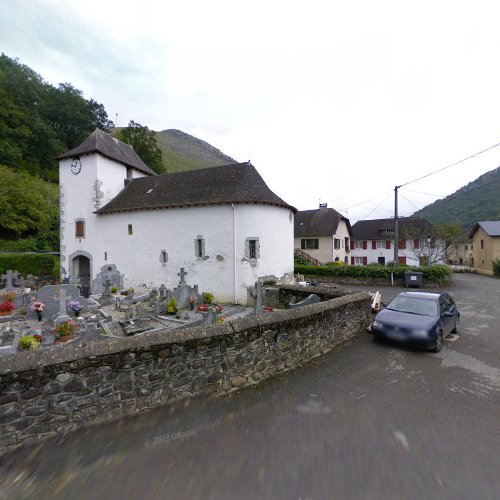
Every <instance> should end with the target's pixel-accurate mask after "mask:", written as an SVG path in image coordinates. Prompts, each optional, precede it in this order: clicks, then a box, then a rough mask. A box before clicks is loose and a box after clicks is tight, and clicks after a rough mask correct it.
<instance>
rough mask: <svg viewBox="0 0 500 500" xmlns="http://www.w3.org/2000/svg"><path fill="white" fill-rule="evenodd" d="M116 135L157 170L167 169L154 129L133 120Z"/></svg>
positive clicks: (161, 171)
mask: <svg viewBox="0 0 500 500" xmlns="http://www.w3.org/2000/svg"><path fill="white" fill-rule="evenodd" d="M116 137H117V138H118V139H120V141H123V142H125V143H127V144H130V145H131V146H132V147H133V148H134V151H135V152H136V153H137V154H138V155H139V158H140V159H141V160H142V161H143V162H144V163H145V164H146V165H147V166H148V167H150V168H152V169H153V170H154V171H155V172H157V173H163V172H165V171H166V169H165V166H164V165H163V161H162V158H161V150H160V148H159V147H158V144H157V142H156V137H155V133H154V131H153V130H149V128H148V127H146V126H143V125H141V124H140V123H136V122H134V121H133V120H131V121H130V122H129V124H128V126H127V127H124V128H122V129H120V130H118V131H117V132H116Z"/></svg>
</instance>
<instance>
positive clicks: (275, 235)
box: [60, 155, 294, 304]
mask: <svg viewBox="0 0 500 500" xmlns="http://www.w3.org/2000/svg"><path fill="white" fill-rule="evenodd" d="M81 160H82V164H83V167H82V172H80V174H78V175H73V174H71V173H70V170H69V165H70V163H71V161H70V160H63V161H61V164H60V185H61V200H62V201H63V203H62V204H61V235H63V238H62V240H61V256H62V259H61V266H62V271H63V272H64V274H70V275H72V274H74V273H75V272H77V269H75V268H74V266H72V264H71V262H73V257H74V256H75V255H84V256H90V259H91V279H93V278H95V277H96V274H97V273H98V272H99V271H100V269H101V267H102V266H104V265H109V264H115V265H116V266H117V269H118V270H119V271H120V272H121V273H123V274H124V284H125V286H137V285H142V284H145V285H148V286H159V285H161V284H165V286H166V287H167V288H173V287H175V286H177V284H178V283H179V277H178V276H177V273H178V272H179V270H180V268H181V267H184V268H185V270H186V271H187V272H188V275H187V277H186V281H187V283H188V284H189V285H198V286H199V290H200V292H208V291H209V292H212V293H214V295H215V297H216V300H217V301H221V302H234V301H237V302H238V303H243V304H246V303H247V287H250V286H253V285H254V284H255V282H256V281H257V280H258V279H259V278H263V277H274V278H277V279H281V278H283V279H285V280H291V279H293V232H294V214H293V212H292V211H291V210H290V209H288V208H282V207H276V206H267V205H236V206H235V207H233V206H232V205H217V206H205V207H187V208H173V209H160V210H148V211H136V212H125V213H116V214H107V215H95V214H94V213H93V212H94V211H95V206H94V202H92V198H93V197H95V191H94V184H95V180H96V178H97V176H99V180H101V181H102V183H103V184H102V189H101V190H102V192H103V193H105V200H106V201H108V200H109V198H108V196H112V195H113V193H114V194H116V193H118V192H119V191H120V190H121V189H122V187H123V180H124V178H126V168H125V167H123V168H117V167H116V165H118V166H119V167H121V166H120V165H119V164H117V163H116V162H113V161H111V160H108V159H107V158H103V157H102V156H100V155H86V156H82V158H81ZM103 160H104V161H103ZM109 163H114V165H112V166H111V168H108V167H110V165H109ZM82 174H83V175H82ZM120 182H121V186H120ZM79 218H84V219H85V222H86V224H85V237H83V238H76V237H75V220H76V219H79ZM129 225H131V226H132V227H131V232H132V234H129ZM198 238H201V239H203V240H204V250H205V252H204V255H203V256H202V257H198V256H197V255H196V253H195V252H196V248H195V247H196V244H195V240H196V239H198ZM248 239H257V240H258V244H257V252H258V253H257V258H256V259H249V256H248V243H247V240H248ZM162 251H164V252H166V254H167V261H166V262H162Z"/></svg>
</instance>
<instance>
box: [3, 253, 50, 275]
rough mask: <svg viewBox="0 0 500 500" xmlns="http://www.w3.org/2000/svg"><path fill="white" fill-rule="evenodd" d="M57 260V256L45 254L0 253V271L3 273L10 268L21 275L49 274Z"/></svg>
mask: <svg viewBox="0 0 500 500" xmlns="http://www.w3.org/2000/svg"><path fill="white" fill-rule="evenodd" d="M58 260H59V259H58V257H57V256H55V255H47V254H36V253H27V254H0V273H2V274H3V273H5V271H7V270H9V269H12V270H13V271H17V272H19V273H20V274H22V275H23V276H26V275H27V274H34V275H36V276H43V275H48V274H50V275H51V274H53V272H54V266H55V265H56V262H57V261H58Z"/></svg>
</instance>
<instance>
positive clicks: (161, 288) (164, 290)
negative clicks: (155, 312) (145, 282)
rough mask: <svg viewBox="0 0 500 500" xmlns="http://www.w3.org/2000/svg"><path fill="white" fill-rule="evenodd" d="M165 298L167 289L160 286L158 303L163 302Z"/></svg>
mask: <svg viewBox="0 0 500 500" xmlns="http://www.w3.org/2000/svg"><path fill="white" fill-rule="evenodd" d="M166 297H167V289H166V288H165V285H163V284H162V285H161V286H160V297H159V299H158V300H159V301H160V302H163V301H164V300H165V299H166Z"/></svg>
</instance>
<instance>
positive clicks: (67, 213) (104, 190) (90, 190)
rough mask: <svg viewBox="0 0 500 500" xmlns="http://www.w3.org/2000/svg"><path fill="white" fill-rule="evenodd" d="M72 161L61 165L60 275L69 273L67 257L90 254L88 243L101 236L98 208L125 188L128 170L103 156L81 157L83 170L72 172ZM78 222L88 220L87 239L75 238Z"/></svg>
mask: <svg viewBox="0 0 500 500" xmlns="http://www.w3.org/2000/svg"><path fill="white" fill-rule="evenodd" d="M71 161H72V159H71V158H67V159H64V160H61V161H60V162H59V197H60V216H61V221H60V239H61V274H62V275H64V274H67V273H69V272H70V263H69V261H68V258H67V257H68V256H69V255H71V254H72V253H73V252H75V251H80V250H84V251H89V249H88V248H87V247H89V243H88V242H89V241H93V240H94V239H95V238H97V237H98V233H96V228H95V221H96V216H95V214H94V213H93V212H94V211H95V210H96V208H97V206H102V205H104V204H105V203H107V202H108V201H109V200H110V199H111V198H113V197H114V196H116V194H117V193H118V192H120V191H121V190H122V189H123V187H124V180H125V179H126V177H127V167H126V166H125V165H122V164H121V163H118V162H116V161H113V160H110V159H108V158H106V157H104V156H102V155H100V154H88V155H81V156H80V161H81V163H82V168H81V171H80V172H79V173H78V174H76V175H75V174H73V173H71V170H70V166H71ZM144 175H145V174H143V173H142V172H139V171H138V170H136V169H132V176H133V177H134V178H135V177H143V176H144ZM96 180H97V181H99V186H100V192H101V194H100V195H99V205H96V203H97V202H96V188H95V185H96ZM76 220H84V221H85V236H84V237H83V238H79V239H78V240H77V239H76V238H75V223H76Z"/></svg>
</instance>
